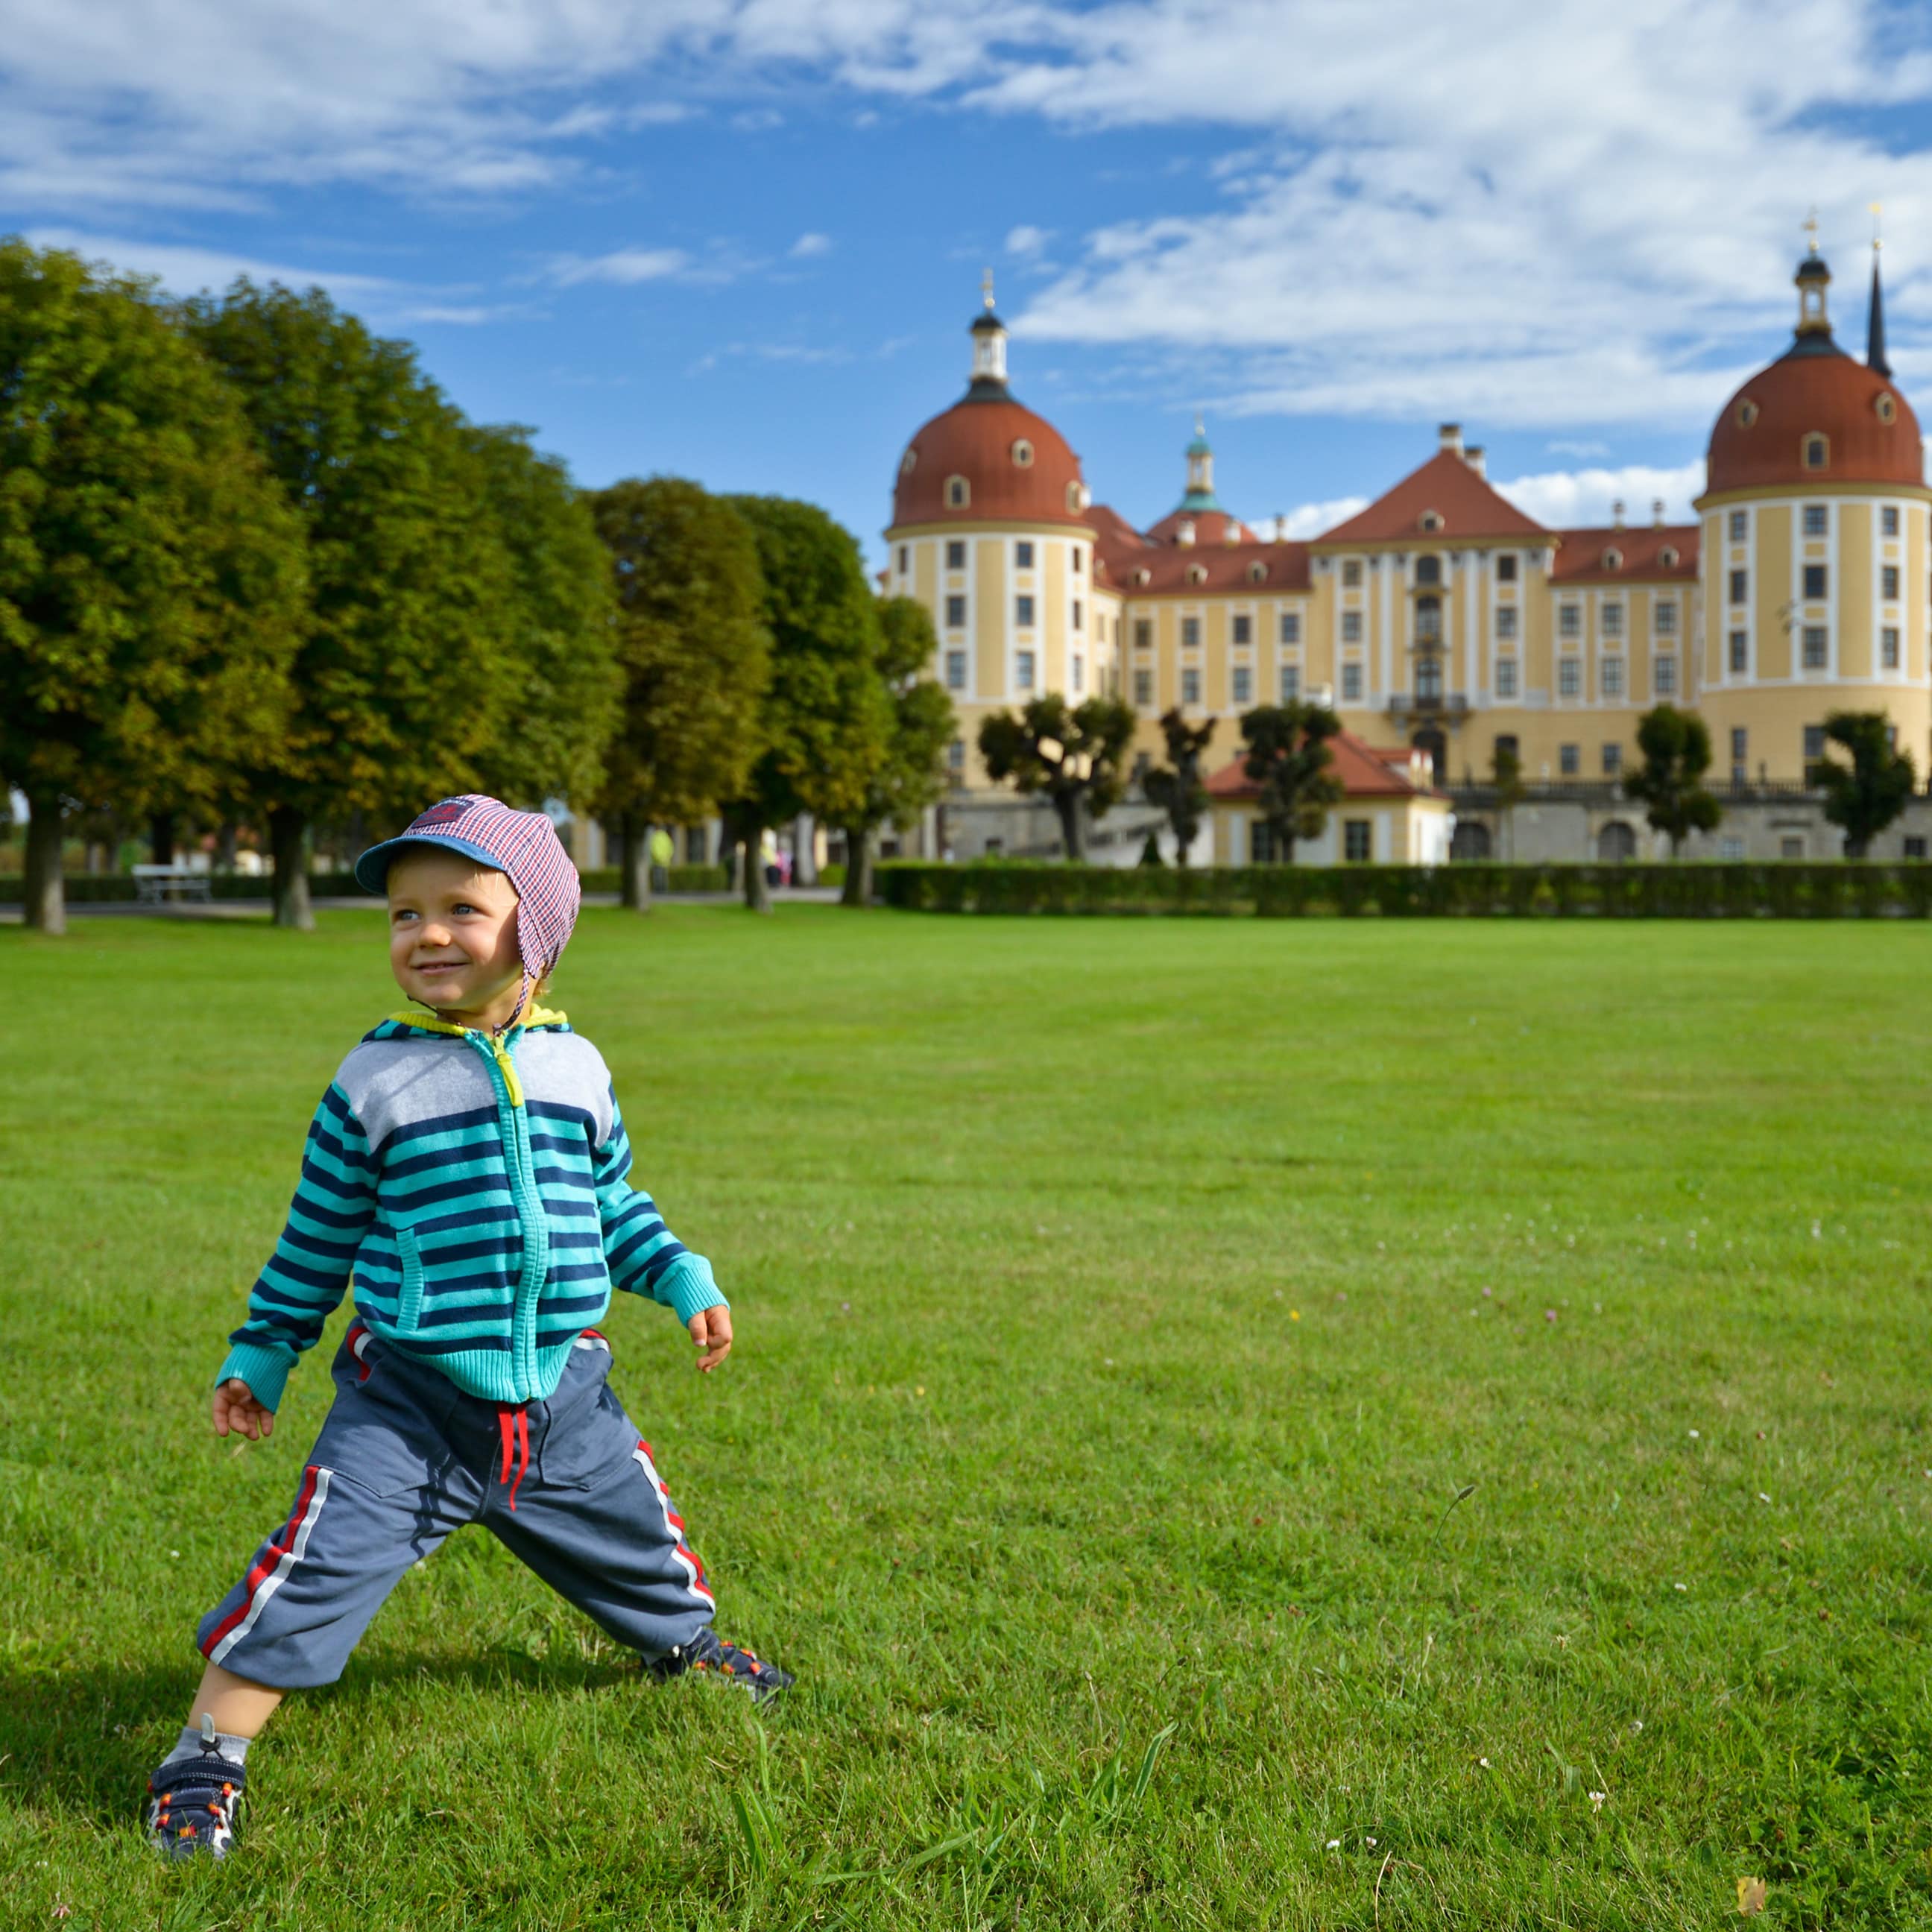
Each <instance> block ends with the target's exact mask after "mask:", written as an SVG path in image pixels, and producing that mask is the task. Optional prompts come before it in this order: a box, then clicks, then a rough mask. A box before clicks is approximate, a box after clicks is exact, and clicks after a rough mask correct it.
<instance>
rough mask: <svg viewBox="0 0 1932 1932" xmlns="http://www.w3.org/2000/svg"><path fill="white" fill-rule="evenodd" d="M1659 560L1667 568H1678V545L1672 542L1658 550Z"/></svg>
mask: <svg viewBox="0 0 1932 1932" xmlns="http://www.w3.org/2000/svg"><path fill="white" fill-rule="evenodd" d="M1657 560H1658V562H1659V563H1661V565H1663V566H1664V568H1665V569H1666V570H1675V569H1676V568H1677V550H1676V546H1675V545H1674V544H1665V545H1664V547H1663V548H1662V549H1661V550H1659V551H1658V553H1657Z"/></svg>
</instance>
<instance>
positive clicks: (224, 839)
mask: <svg viewBox="0 0 1932 1932" xmlns="http://www.w3.org/2000/svg"><path fill="white" fill-rule="evenodd" d="M237 829H239V828H238V827H237V826H236V823H235V821H234V820H233V819H232V818H224V819H223V820H222V821H221V829H220V830H219V831H218V832H216V833H215V835H214V869H215V870H216V871H217V872H232V871H234V869H235V834H236V831H237Z"/></svg>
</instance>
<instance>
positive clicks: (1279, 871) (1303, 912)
mask: <svg viewBox="0 0 1932 1932" xmlns="http://www.w3.org/2000/svg"><path fill="white" fill-rule="evenodd" d="M878 892H879V895H880V898H883V900H884V901H885V902H886V904H888V905H890V906H897V907H900V908H901V909H902V910H906V911H908V912H966V913H1191V914H1196V915H1209V916H1214V915H1219V916H1223V917H1238V916H1249V917H1259V918H1262V919H1308V918H1320V917H1340V918H1344V919H1347V918H1362V917H1382V918H1395V919H1414V918H1421V919H1443V918H1451V919H1453V918H1476V919H1484V918H1490V919H1494V918H1505V919H1509V918H1538V917H1544V918H1552V919H1925V918H1927V917H1932V865H1925V864H1923V863H1918V864H1907V865H1889V864H1886V865H1874V864H1869V863H1867V864H1853V863H1846V862H1843V861H1842V860H1841V861H1836V862H1829V863H1823V864H1817V865H1807V864H1802V863H1796V862H1792V861H1790V860H1781V861H1779V862H1775V863H1771V864H1752V865H1709V864H1704V863H1701V862H1687V863H1685V864H1683V865H1463V864H1457V865H1341V866H1332V867H1331V866H1322V867H1317V866H1307V865H1250V866H1241V867H1227V866H1221V867H1215V868H1187V869H1186V870H1183V869H1181V868H1178V867H1175V866H1152V865H1147V866H1142V865H1136V866H1131V867H1122V868H1115V867H1112V866H1106V865H1016V864H1013V863H1012V862H995V863H992V864H973V865H920V864H899V863H893V864H890V865H881V866H880V868H879V872H878Z"/></svg>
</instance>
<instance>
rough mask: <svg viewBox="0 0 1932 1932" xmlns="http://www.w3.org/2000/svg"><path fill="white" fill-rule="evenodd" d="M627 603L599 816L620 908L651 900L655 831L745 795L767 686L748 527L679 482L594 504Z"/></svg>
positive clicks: (617, 492)
mask: <svg viewBox="0 0 1932 1932" xmlns="http://www.w3.org/2000/svg"><path fill="white" fill-rule="evenodd" d="M590 501H591V507H592V511H593V513H594V514H595V517H596V523H597V530H598V535H599V536H600V538H601V539H602V541H603V543H604V548H605V550H606V552H607V556H608V559H609V568H610V574H611V577H612V580H613V583H614V584H615V586H616V600H617V613H618V616H617V659H618V662H619V665H620V667H622V675H623V679H624V696H623V709H622V718H621V720H620V722H619V727H618V730H617V732H616V736H615V737H614V738H613V740H612V741H611V743H610V748H609V749H608V751H607V752H606V754H605V757H604V763H605V768H606V771H607V777H606V778H605V781H604V789H603V790H602V792H601V794H600V795H599V797H598V812H599V814H600V815H601V816H602V817H604V818H605V819H606V820H607V821H613V822H614V823H616V826H617V827H618V830H619V838H620V840H621V843H622V885H623V901H624V903H625V905H627V906H629V907H632V908H633V909H634V910H643V908H644V907H646V906H647V905H648V904H649V902H650V853H649V843H650V831H651V827H652V826H653V825H691V824H694V823H697V821H698V820H700V819H703V818H707V817H709V816H710V815H711V814H712V812H714V811H716V810H717V809H718V806H719V805H720V803H721V802H722V801H724V800H725V799H731V798H735V797H736V796H738V795H739V793H740V792H742V790H743V789H744V787H745V781H746V778H748V775H749V774H750V772H751V762H752V760H753V759H754V758H755V757H757V753H758V749H759V745H760V739H759V736H758V732H759V728H760V727H759V709H760V705H761V703H762V702H763V697H764V694H765V687H766V684H767V683H768V682H769V680H770V677H771V638H770V636H769V634H768V633H767V632H766V629H765V625H764V580H763V578H762V577H760V574H759V572H758V553H757V545H756V544H754V542H753V541H752V539H751V529H750V527H749V526H748V524H747V523H745V520H744V518H743V517H741V516H740V515H739V514H738V512H737V511H736V509H735V508H733V506H732V505H731V504H730V502H727V500H726V499H724V498H722V497H718V496H712V495H710V494H709V493H708V492H706V490H703V488H701V487H700V486H699V485H698V484H695V483H692V482H688V481H685V479H684V478H682V477H679V476H653V477H652V478H649V480H648V481H643V482H640V481H637V480H636V479H634V478H632V479H631V480H629V481H625V482H622V483H613V484H611V486H610V487H609V488H608V489H607V490H598V491H597V492H596V493H595V495H593V496H592V498H591V499H590Z"/></svg>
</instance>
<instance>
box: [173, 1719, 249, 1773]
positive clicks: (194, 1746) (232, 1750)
mask: <svg viewBox="0 0 1932 1932" xmlns="http://www.w3.org/2000/svg"><path fill="white" fill-rule="evenodd" d="M204 1735H205V1733H203V1731H202V1727H201V1726H200V1725H199V1724H187V1725H184V1727H182V1730H181V1736H180V1739H178V1742H176V1744H175V1748H174V1749H173V1750H172V1751H169V1753H168V1754H167V1756H166V1757H164V1758H163V1759H162V1760H161V1762H162V1763H163V1764H175V1763H179V1761H180V1760H181V1759H183V1758H184V1757H200V1755H201V1745H202V1737H203V1736H204ZM213 1736H214V1748H215V1749H216V1750H217V1751H219V1752H220V1754H221V1755H222V1756H223V1757H225V1758H226V1759H227V1760H228V1761H229V1763H230V1764H245V1763H247V1762H248V1747H249V1745H251V1744H252V1743H253V1742H254V1739H252V1738H238V1737H236V1736H233V1735H232V1734H231V1733H229V1732H226V1731H216V1732H214V1733H213Z"/></svg>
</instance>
